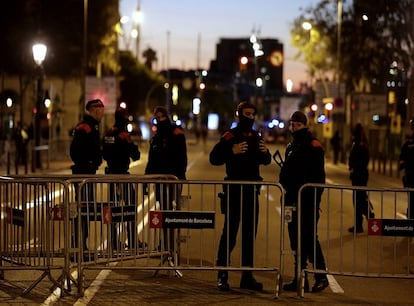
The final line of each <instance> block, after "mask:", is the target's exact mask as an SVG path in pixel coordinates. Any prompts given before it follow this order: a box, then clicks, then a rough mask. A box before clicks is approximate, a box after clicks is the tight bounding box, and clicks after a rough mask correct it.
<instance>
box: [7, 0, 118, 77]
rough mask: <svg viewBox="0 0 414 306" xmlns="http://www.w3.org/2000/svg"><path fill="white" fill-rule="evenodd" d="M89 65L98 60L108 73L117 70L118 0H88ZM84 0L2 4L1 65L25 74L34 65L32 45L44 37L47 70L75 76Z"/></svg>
mask: <svg viewBox="0 0 414 306" xmlns="http://www.w3.org/2000/svg"><path fill="white" fill-rule="evenodd" d="M87 17H88V18H87V19H88V26H87V49H86V50H87V56H88V59H87V65H88V67H89V70H90V71H95V70H96V66H97V63H98V62H101V63H102V64H103V70H104V71H105V73H106V74H113V73H114V72H116V69H117V66H116V61H117V59H116V52H115V51H116V36H114V34H113V29H114V27H115V25H116V23H117V22H118V20H119V13H118V1H116V0H89V1H88V15H87ZM83 20H84V0H67V1H54V0H15V1H11V2H5V1H2V2H1V3H0V26H1V27H2V29H4V31H3V34H2V35H1V37H0V45H1V46H2V48H1V49H0V70H1V71H3V72H6V73H10V74H26V73H27V72H28V71H31V70H33V69H34V67H33V66H34V65H33V57H32V54H31V46H32V45H33V43H34V42H35V40H36V39H38V38H40V39H42V40H43V41H44V42H45V43H46V44H47V46H48V54H47V60H46V61H45V62H44V66H45V70H46V71H48V74H50V75H56V76H61V77H67V76H70V77H73V76H75V77H79V76H80V75H81V70H82V56H83V52H84V49H83V23H84V22H83Z"/></svg>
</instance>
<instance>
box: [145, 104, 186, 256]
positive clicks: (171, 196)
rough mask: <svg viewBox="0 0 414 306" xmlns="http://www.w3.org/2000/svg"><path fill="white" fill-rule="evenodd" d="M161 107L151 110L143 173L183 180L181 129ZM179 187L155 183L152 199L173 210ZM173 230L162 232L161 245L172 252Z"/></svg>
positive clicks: (184, 153)
mask: <svg viewBox="0 0 414 306" xmlns="http://www.w3.org/2000/svg"><path fill="white" fill-rule="evenodd" d="M168 115H169V114H168V111H167V109H166V108H165V107H163V106H157V107H155V109H154V124H155V128H156V131H155V134H154V135H153V136H152V137H151V140H150V147H149V151H148V162H147V165H146V167H145V174H171V175H174V176H176V177H177V178H178V179H180V180H185V179H186V172H187V144H186V138H185V135H184V131H183V130H182V129H181V128H179V127H178V126H176V125H175V124H173V123H172V122H171V121H170V119H169V116H168ZM180 194H181V186H178V185H167V186H165V185H164V186H163V185H161V184H156V185H155V198H156V200H157V201H158V202H159V203H160V205H161V208H162V209H163V210H172V209H175V208H177V206H175V207H174V203H175V204H176V205H177V203H178V196H180ZM173 234H174V233H173V232H168V231H167V229H164V231H163V235H164V236H163V238H164V248H166V249H167V250H168V251H171V252H172V251H174V248H173V247H174V236H173Z"/></svg>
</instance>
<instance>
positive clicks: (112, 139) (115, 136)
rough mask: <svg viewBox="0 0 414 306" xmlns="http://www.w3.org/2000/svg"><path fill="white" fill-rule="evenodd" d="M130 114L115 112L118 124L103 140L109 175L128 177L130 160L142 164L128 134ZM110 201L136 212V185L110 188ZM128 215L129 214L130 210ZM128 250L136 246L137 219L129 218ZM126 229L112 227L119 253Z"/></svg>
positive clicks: (122, 110)
mask: <svg viewBox="0 0 414 306" xmlns="http://www.w3.org/2000/svg"><path fill="white" fill-rule="evenodd" d="M128 122H129V120H128V113H127V110H126V109H125V108H122V107H120V108H118V109H117V110H116V111H115V124H114V126H113V127H112V128H111V129H109V130H108V131H107V132H106V134H105V136H104V138H103V158H104V159H105V160H106V163H107V168H105V173H106V174H129V171H128V170H129V164H130V160H131V159H132V160H133V161H136V160H139V158H140V156H141V153H140V151H139V149H138V145H136V144H135V143H134V142H133V141H132V139H131V135H130V134H129V133H128V131H127V125H128ZM109 193H110V199H111V201H112V205H115V206H117V205H119V204H120V203H121V201H123V202H124V204H125V205H128V206H129V208H130V209H131V211H134V210H135V208H136V199H135V198H136V196H135V195H136V193H135V189H134V185H133V184H127V183H124V184H111V185H110V192H109ZM127 211H129V210H127ZM127 220H128V222H127V223H126V224H127V225H126V226H127V233H128V247H131V248H135V246H136V230H137V229H136V226H135V225H136V220H135V216H131V217H128V218H127ZM122 229H123V226H117V224H115V223H113V224H111V227H110V231H111V238H112V247H113V249H114V250H117V249H118V247H124V244H123V243H121V241H119V235H118V230H119V231H122Z"/></svg>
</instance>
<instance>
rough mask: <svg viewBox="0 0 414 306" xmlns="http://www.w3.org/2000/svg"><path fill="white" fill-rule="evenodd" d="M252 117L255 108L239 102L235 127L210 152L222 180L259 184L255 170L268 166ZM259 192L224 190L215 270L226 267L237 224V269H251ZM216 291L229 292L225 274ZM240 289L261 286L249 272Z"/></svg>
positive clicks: (248, 187) (235, 188)
mask: <svg viewBox="0 0 414 306" xmlns="http://www.w3.org/2000/svg"><path fill="white" fill-rule="evenodd" d="M255 115H256V107H255V106H254V105H253V104H251V103H249V102H241V103H240V104H239V105H238V106H237V111H236V116H237V118H238V124H237V127H235V128H233V129H230V130H229V131H227V132H225V133H224V134H223V135H222V136H221V138H220V141H219V142H218V143H217V144H216V145H215V146H214V148H213V150H212V151H211V152H210V163H211V164H212V165H215V166H221V165H224V164H225V165H226V177H225V180H245V181H261V180H262V177H261V176H260V171H259V166H260V165H268V164H270V162H271V155H270V152H269V150H268V149H267V147H266V145H265V142H264V140H263V139H262V138H261V137H260V136H259V134H258V132H257V131H255V130H253V124H254V120H255ZM259 191H260V186H257V185H247V184H246V185H240V184H230V185H228V186H225V187H224V195H223V196H222V200H223V199H228V200H229V203H228V204H224V205H223V206H222V207H223V209H222V212H223V213H224V214H225V221H224V226H223V231H222V234H221V238H220V243H219V249H218V254H217V266H222V267H225V266H228V265H229V264H230V255H231V252H232V251H233V249H234V247H235V244H236V238H237V232H238V229H239V224H240V222H241V223H242V229H241V231H242V235H241V239H242V243H241V244H242V250H241V265H242V266H244V267H253V264H254V258H253V257H254V256H253V254H254V249H253V247H254V239H255V237H256V232H257V223H258V214H259V202H258V199H259V197H258V195H259ZM227 247H228V249H227ZM217 287H218V289H219V290H221V291H228V290H229V289H230V286H229V284H228V272H227V271H226V270H221V271H219V272H218V280H217ZM240 288H242V289H251V290H256V291H261V290H262V289H263V285H262V283H259V282H257V281H256V280H255V278H254V277H253V274H252V272H251V271H243V273H242V277H241V280H240Z"/></svg>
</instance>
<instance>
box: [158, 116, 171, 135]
mask: <svg viewBox="0 0 414 306" xmlns="http://www.w3.org/2000/svg"><path fill="white" fill-rule="evenodd" d="M169 126H170V121H169V120H168V119H167V120H163V121H158V122H157V131H158V132H160V133H163V132H165V131H167V130H168V128H169Z"/></svg>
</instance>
